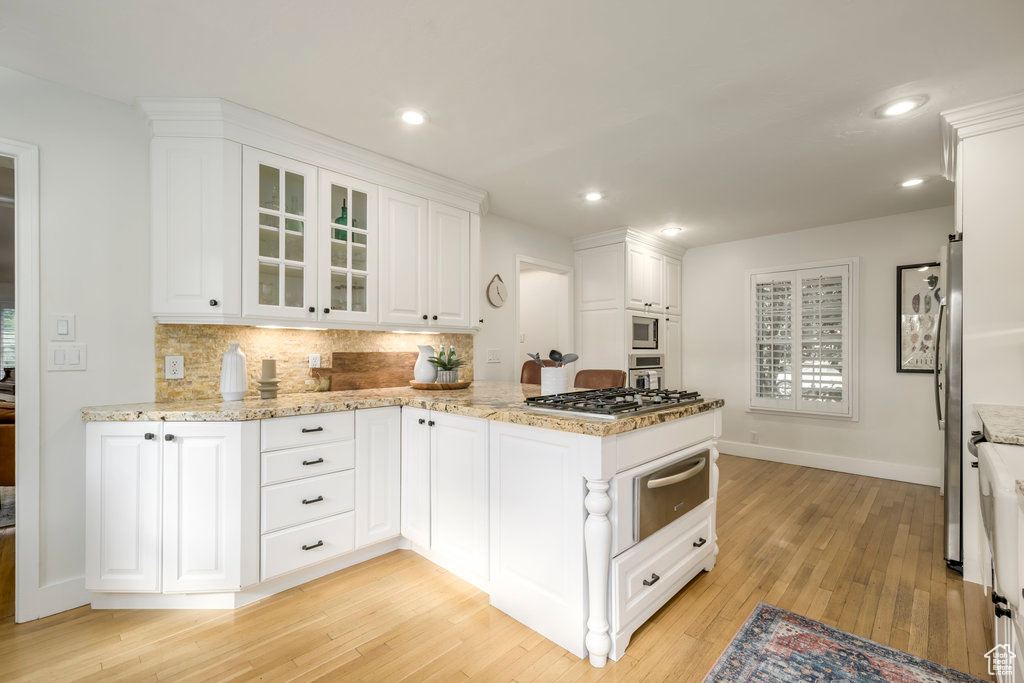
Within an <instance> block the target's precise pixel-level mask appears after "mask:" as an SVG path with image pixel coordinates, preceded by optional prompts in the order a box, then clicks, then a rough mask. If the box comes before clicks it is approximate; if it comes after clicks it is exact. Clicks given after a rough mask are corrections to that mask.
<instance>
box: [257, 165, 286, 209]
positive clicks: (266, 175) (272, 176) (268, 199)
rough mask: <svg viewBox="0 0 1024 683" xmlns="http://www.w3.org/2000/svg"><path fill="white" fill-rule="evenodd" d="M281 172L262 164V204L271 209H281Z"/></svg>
mask: <svg viewBox="0 0 1024 683" xmlns="http://www.w3.org/2000/svg"><path fill="white" fill-rule="evenodd" d="M280 196H281V172H280V171H279V170H277V169H276V168H274V167H272V166H264V165H263V164H260V206H261V207H263V208H264V209H270V210H271V211H280V209H281V200H280Z"/></svg>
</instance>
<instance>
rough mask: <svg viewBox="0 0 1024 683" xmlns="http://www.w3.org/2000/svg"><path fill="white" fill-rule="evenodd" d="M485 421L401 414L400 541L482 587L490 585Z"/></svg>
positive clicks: (410, 410)
mask: <svg viewBox="0 0 1024 683" xmlns="http://www.w3.org/2000/svg"><path fill="white" fill-rule="evenodd" d="M487 466H488V465H487V421H486V420H482V419H479V418H472V417H462V416H457V415H450V414H448V413H438V412H432V411H427V410H422V409H418V408H403V410H402V502H403V506H402V535H403V536H405V537H406V538H408V539H409V540H410V541H412V542H413V543H416V544H417V545H419V546H422V547H423V548H425V549H429V550H430V553H431V556H432V557H434V558H435V559H436V560H438V561H439V562H441V563H442V564H446V565H447V566H448V567H450V568H451V569H452V570H453V571H455V572H456V573H459V574H460V575H463V576H466V577H467V578H471V579H473V580H475V581H476V582H478V583H485V582H486V581H487V579H488V554H489V542H488V540H489V529H488V519H489V517H488V514H489V512H488V483H487Z"/></svg>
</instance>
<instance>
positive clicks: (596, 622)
mask: <svg viewBox="0 0 1024 683" xmlns="http://www.w3.org/2000/svg"><path fill="white" fill-rule="evenodd" d="M587 491H588V493H587V497H586V499H585V500H584V505H586V508H587V513H588V515H587V521H586V523H585V524H584V525H583V539H584V542H585V544H586V548H587V583H588V584H589V589H590V618H589V619H587V638H586V644H587V651H588V652H589V653H590V663H591V664H593V665H594V666H597V667H602V666H604V665H605V664H606V663H607V662H608V652H609V651H610V650H611V647H612V639H611V637H610V636H609V635H608V563H609V560H610V558H611V552H612V524H611V522H610V521H609V520H608V511H609V510H611V509H612V499H611V498H609V497H608V482H607V481H600V480H589V479H588V480H587Z"/></svg>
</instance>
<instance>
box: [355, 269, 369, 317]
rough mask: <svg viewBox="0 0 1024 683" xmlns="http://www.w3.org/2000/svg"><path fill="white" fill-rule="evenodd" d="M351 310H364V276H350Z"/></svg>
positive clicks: (363, 311) (361, 311) (362, 311)
mask: <svg viewBox="0 0 1024 683" xmlns="http://www.w3.org/2000/svg"><path fill="white" fill-rule="evenodd" d="M352 310H353V311H358V312H359V313H365V312H366V276H365V275H353V276H352Z"/></svg>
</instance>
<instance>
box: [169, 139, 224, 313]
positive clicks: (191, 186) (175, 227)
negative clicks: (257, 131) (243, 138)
mask: <svg viewBox="0 0 1024 683" xmlns="http://www.w3.org/2000/svg"><path fill="white" fill-rule="evenodd" d="M241 164H242V147H241V145H239V144H238V143H237V142H231V141H229V140H223V139H220V138H154V139H153V141H152V142H151V144H150V186H151V207H150V211H151V214H150V215H151V221H152V245H151V249H152V280H153V286H152V306H153V315H154V316H157V317H158V318H160V317H163V316H168V317H174V316H187V317H190V318H194V319H200V320H205V319H217V318H223V317H237V316H238V315H240V314H241V312H242V296H241V284H242V283H241V276H240V273H239V263H240V262H241V259H240V252H241V233H240V232H239V226H240V225H241V219H240V211H241V206H242V204H241V197H240V193H241V183H242V175H241Z"/></svg>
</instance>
